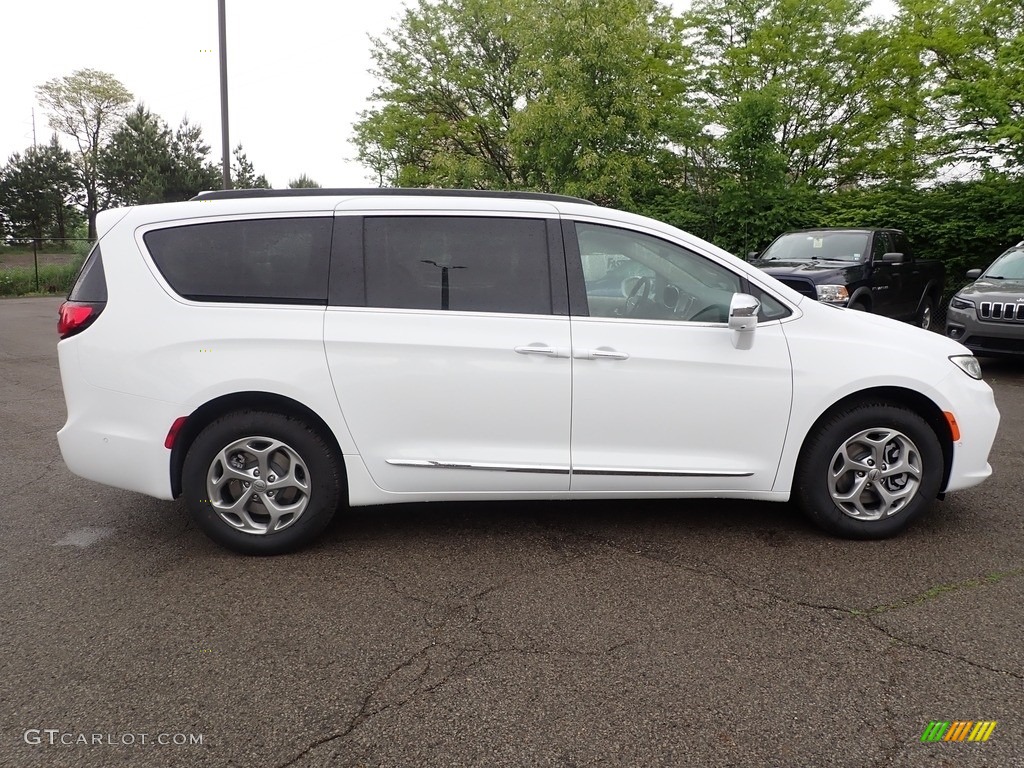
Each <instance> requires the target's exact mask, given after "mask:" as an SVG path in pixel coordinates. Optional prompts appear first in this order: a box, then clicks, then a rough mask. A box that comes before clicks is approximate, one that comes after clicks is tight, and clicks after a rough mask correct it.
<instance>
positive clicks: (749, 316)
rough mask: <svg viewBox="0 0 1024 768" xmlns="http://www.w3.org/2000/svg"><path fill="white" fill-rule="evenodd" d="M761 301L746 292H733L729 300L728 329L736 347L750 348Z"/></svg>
mask: <svg viewBox="0 0 1024 768" xmlns="http://www.w3.org/2000/svg"><path fill="white" fill-rule="evenodd" d="M760 309H761V302H759V301H758V300H757V299H755V298H754V297H753V296H751V295H750V294H748V293H734V294H733V295H732V301H730V302H729V330H731V331H732V345H733V346H734V347H736V349H750V345H751V344H752V343H753V341H754V329H755V328H757V313H758V312H759V311H760Z"/></svg>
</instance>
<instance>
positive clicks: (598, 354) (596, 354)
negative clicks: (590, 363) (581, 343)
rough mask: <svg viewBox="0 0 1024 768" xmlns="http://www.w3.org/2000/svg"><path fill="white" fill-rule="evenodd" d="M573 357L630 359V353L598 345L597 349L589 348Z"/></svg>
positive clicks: (585, 358)
mask: <svg viewBox="0 0 1024 768" xmlns="http://www.w3.org/2000/svg"><path fill="white" fill-rule="evenodd" d="M573 357H575V358H577V359H581V360H628V359H629V354H627V353H626V352H619V351H617V350H614V349H611V348H609V347H598V348H597V349H588V350H586V351H584V352H582V353H581V354H577V355H573Z"/></svg>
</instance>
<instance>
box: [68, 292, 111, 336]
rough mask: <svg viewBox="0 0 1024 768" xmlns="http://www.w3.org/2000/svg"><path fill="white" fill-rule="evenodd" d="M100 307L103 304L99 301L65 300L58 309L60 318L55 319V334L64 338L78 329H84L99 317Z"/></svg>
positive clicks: (101, 307)
mask: <svg viewBox="0 0 1024 768" xmlns="http://www.w3.org/2000/svg"><path fill="white" fill-rule="evenodd" d="M102 309H103V305H102V304H99V303H86V302H83V301H65V302H64V303H63V304H61V305H60V309H59V310H58V312H59V313H60V318H59V319H58V320H57V335H58V336H60V337H61V338H62V339H66V338H67V337H68V336H73V335H74V334H76V333H78V332H79V331H84V330H85V329H86V328H88V327H89V325H90V324H91V323H92V321H93V320H95V319H96V318H97V317H99V314H100V311H101V310H102Z"/></svg>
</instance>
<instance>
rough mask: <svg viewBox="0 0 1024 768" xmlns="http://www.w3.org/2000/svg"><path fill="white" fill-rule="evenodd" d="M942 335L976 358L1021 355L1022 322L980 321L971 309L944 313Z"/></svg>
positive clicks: (1023, 336)
mask: <svg viewBox="0 0 1024 768" xmlns="http://www.w3.org/2000/svg"><path fill="white" fill-rule="evenodd" d="M946 335H947V336H949V338H951V339H953V340H954V341H959V342H960V343H961V344H963V345H964V346H965V347H967V348H968V349H969V350H971V351H972V352H974V354H976V355H982V356H999V357H1003V356H1018V355H1024V322H1019V321H1015V320H980V319H979V318H978V313H977V310H976V309H975V308H974V307H968V308H967V309H954V308H953V306H952V305H950V307H949V311H948V312H947V313H946Z"/></svg>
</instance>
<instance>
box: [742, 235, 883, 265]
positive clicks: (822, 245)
mask: <svg viewBox="0 0 1024 768" xmlns="http://www.w3.org/2000/svg"><path fill="white" fill-rule="evenodd" d="M867 250H868V233H867V232H793V233H792V234H789V235H783V236H782V237H780V238H779V239H778V240H776V241H775V242H774V243H772V244H771V245H769V246H768V250H766V251H765V252H764V253H763V254H762V256H761V258H762V259H764V260H765V261H811V260H814V259H823V260H824V259H827V260H833V261H860V260H861V259H862V258H863V257H864V254H865V253H867Z"/></svg>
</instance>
